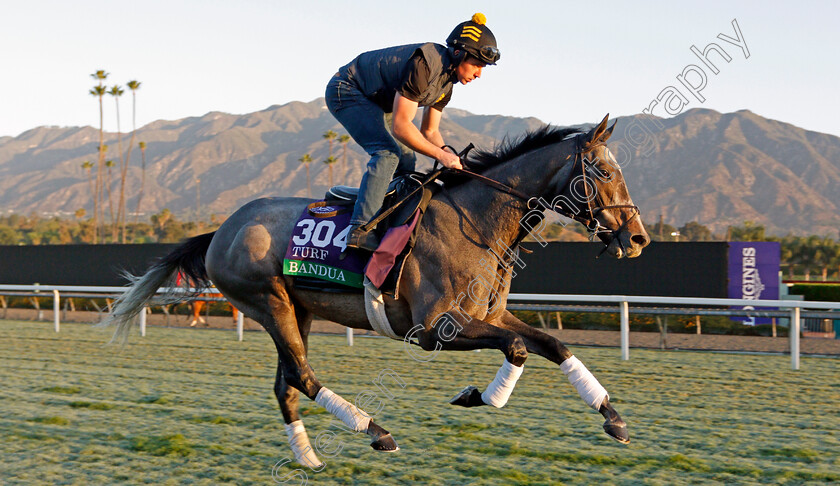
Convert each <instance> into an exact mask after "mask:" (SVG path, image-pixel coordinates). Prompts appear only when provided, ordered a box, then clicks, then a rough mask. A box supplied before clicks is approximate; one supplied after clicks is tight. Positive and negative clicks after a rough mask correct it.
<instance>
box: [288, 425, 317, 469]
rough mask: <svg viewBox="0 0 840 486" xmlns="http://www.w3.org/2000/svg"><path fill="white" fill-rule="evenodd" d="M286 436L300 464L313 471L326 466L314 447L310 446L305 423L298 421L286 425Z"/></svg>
mask: <svg viewBox="0 0 840 486" xmlns="http://www.w3.org/2000/svg"><path fill="white" fill-rule="evenodd" d="M286 435H287V436H289V445H290V446H292V452H294V453H295V460H296V461H297V462H298V463H299V464H303V465H304V466H307V467H309V468H311V469H318V468H319V467H321V466H323V465H324V464H323V463H322V462H321V460H320V459H318V455H317V454H315V451H314V450H312V445H310V444H309V436H308V435H306V429H304V428H303V422H302V421H300V420H296V421H294V422H292V423H290V424H286Z"/></svg>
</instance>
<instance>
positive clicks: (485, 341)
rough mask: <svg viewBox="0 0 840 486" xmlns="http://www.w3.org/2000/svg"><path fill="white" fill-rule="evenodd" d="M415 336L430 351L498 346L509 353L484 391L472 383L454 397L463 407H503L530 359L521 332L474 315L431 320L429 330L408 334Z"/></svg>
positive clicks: (446, 316) (492, 347)
mask: <svg viewBox="0 0 840 486" xmlns="http://www.w3.org/2000/svg"><path fill="white" fill-rule="evenodd" d="M418 327H419V326H418ZM412 337H416V338H417V340H418V344H419V345H420V346H421V347H422V348H423V349H424V350H426V351H441V350H455V351H472V350H475V349H498V350H500V351H502V352H503V353H504V354H505V362H504V363H503V364H502V367H501V368H500V369H499V371H498V372H497V373H496V378H495V379H494V380H493V381H492V382H491V383H490V385H488V386H487V389H485V390H484V392H480V391H479V390H478V388H476V387H474V386H468V387H467V388H465V389H464V390H462V391H461V392H460V393H459V394H458V395H456V396H455V397H454V398H453V399H452V400H450V403H452V404H453V405H461V406H463V407H476V406H481V405H492V406H494V407H496V408H501V407H503V406H504V405H505V404H506V403H507V401H508V399H509V398H510V395H511V393H512V392H513V388H514V387H515V386H516V382H517V380H518V379H519V376H520V375H521V374H522V371H523V369H524V365H525V360H526V359H527V358H528V351H527V349H526V347H525V343H524V341H523V339H522V337H521V336H519V335H518V334H517V333H515V332H512V331H508V330H505V329H501V328H499V327H496V326H493V325H491V324H489V323H487V322H484V321H482V320H480V319H475V318H473V319H470V320H469V321H467V320H466V319H465V318H464V317H462V316H460V315H455V316H453V315H451V314H449V313H446V314H444V315H443V316H441V317H439V318H438V319H437V320H436V321H435V322H433V323H429V324H428V325H427V326H426V328H425V329H422V330H420V329H418V330H416V331H414V332H412V334H411V335H409V336H408V338H409V340H410V339H411V338H412Z"/></svg>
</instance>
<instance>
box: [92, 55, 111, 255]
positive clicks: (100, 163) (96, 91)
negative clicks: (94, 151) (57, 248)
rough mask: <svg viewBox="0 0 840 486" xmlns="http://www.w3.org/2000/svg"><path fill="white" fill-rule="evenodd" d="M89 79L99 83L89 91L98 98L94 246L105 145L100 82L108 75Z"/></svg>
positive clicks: (103, 72)
mask: <svg viewBox="0 0 840 486" xmlns="http://www.w3.org/2000/svg"><path fill="white" fill-rule="evenodd" d="M90 77H92V78H93V79H95V80H97V81H99V84H98V85H96V86H94V87H93V88H92V89H91V90H90V94H91V95H92V96H96V97H98V98H99V161H98V162H97V164H96V191H95V193H94V199H93V243H94V244H96V237H97V227H96V222H97V219H98V215H99V211H100V209H101V208H100V205H99V202H100V201H101V199H102V198H101V189H100V188H101V187H102V166H103V164H104V162H105V150H104V149H103V148H102V147H103V146H104V145H105V140H104V137H105V133H104V120H103V113H102V97H103V96H105V92H106V91H105V86H102V82H103V81H105V80H106V79H107V78H108V73H106V72H105V70H103V69H100V70H97V71H96V72H95V73H93V74H91V75H90Z"/></svg>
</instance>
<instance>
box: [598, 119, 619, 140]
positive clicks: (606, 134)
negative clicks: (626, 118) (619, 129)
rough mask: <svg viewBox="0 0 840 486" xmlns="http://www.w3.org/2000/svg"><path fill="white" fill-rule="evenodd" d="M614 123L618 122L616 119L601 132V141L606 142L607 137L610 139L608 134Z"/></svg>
mask: <svg viewBox="0 0 840 486" xmlns="http://www.w3.org/2000/svg"><path fill="white" fill-rule="evenodd" d="M616 123H618V122H617V121H614V122H613V124H612V125H610V127H609V128H607V129H606V130H605V131H604V133H602V134H601V141H602V142H606V141H607V140H609V139H610V136H611V135H612V132H613V130H615V124H616Z"/></svg>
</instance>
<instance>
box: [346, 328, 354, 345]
mask: <svg viewBox="0 0 840 486" xmlns="http://www.w3.org/2000/svg"><path fill="white" fill-rule="evenodd" d="M347 345H348V346H352V345H353V328H352V327H348V328H347Z"/></svg>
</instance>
